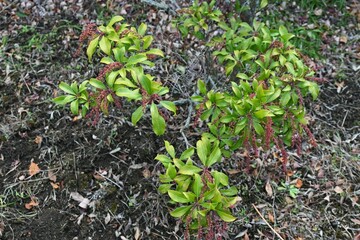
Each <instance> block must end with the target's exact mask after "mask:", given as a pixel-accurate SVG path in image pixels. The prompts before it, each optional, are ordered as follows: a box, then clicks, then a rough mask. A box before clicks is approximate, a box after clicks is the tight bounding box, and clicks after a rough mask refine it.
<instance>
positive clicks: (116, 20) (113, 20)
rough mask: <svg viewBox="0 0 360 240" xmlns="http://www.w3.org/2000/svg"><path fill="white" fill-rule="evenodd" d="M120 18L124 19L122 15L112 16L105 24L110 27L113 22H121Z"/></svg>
mask: <svg viewBox="0 0 360 240" xmlns="http://www.w3.org/2000/svg"><path fill="white" fill-rule="evenodd" d="M122 20H124V18H123V17H122V16H114V17H112V18H111V19H110V22H109V23H108V25H107V26H109V27H111V26H112V25H114V23H117V22H121V21H122Z"/></svg>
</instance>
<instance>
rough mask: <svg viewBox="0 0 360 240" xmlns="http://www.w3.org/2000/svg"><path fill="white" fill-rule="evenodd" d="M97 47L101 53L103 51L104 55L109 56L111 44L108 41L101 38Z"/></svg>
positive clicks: (105, 38)
mask: <svg viewBox="0 0 360 240" xmlns="http://www.w3.org/2000/svg"><path fill="white" fill-rule="evenodd" d="M99 46H100V49H101V51H103V52H104V53H105V54H106V55H110V54H111V42H110V41H109V39H107V37H104V36H103V37H102V38H101V40H100V42H99Z"/></svg>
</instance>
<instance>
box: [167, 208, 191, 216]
mask: <svg viewBox="0 0 360 240" xmlns="http://www.w3.org/2000/svg"><path fill="white" fill-rule="evenodd" d="M191 208H192V206H181V207H178V208H175V210H174V211H171V212H170V215H171V216H173V217H176V218H180V217H182V216H184V215H185V214H186V213H187V212H189V211H190V209H191Z"/></svg>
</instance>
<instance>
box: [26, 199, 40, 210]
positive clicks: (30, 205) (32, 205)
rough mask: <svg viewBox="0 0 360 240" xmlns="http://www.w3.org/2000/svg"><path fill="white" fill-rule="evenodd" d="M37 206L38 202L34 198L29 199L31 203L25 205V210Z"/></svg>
mask: <svg viewBox="0 0 360 240" xmlns="http://www.w3.org/2000/svg"><path fill="white" fill-rule="evenodd" d="M38 205H39V202H38V201H37V200H36V199H35V198H31V201H30V202H29V203H26V204H25V208H26V209H28V210H30V209H32V208H33V207H36V206H38Z"/></svg>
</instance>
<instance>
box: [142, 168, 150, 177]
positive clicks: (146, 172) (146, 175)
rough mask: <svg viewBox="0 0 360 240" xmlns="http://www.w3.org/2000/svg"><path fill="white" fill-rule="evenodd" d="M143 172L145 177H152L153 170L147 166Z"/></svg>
mask: <svg viewBox="0 0 360 240" xmlns="http://www.w3.org/2000/svg"><path fill="white" fill-rule="evenodd" d="M142 174H143V176H144V178H149V177H151V172H150V171H149V169H148V168H145V169H144V170H143V171H142Z"/></svg>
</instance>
